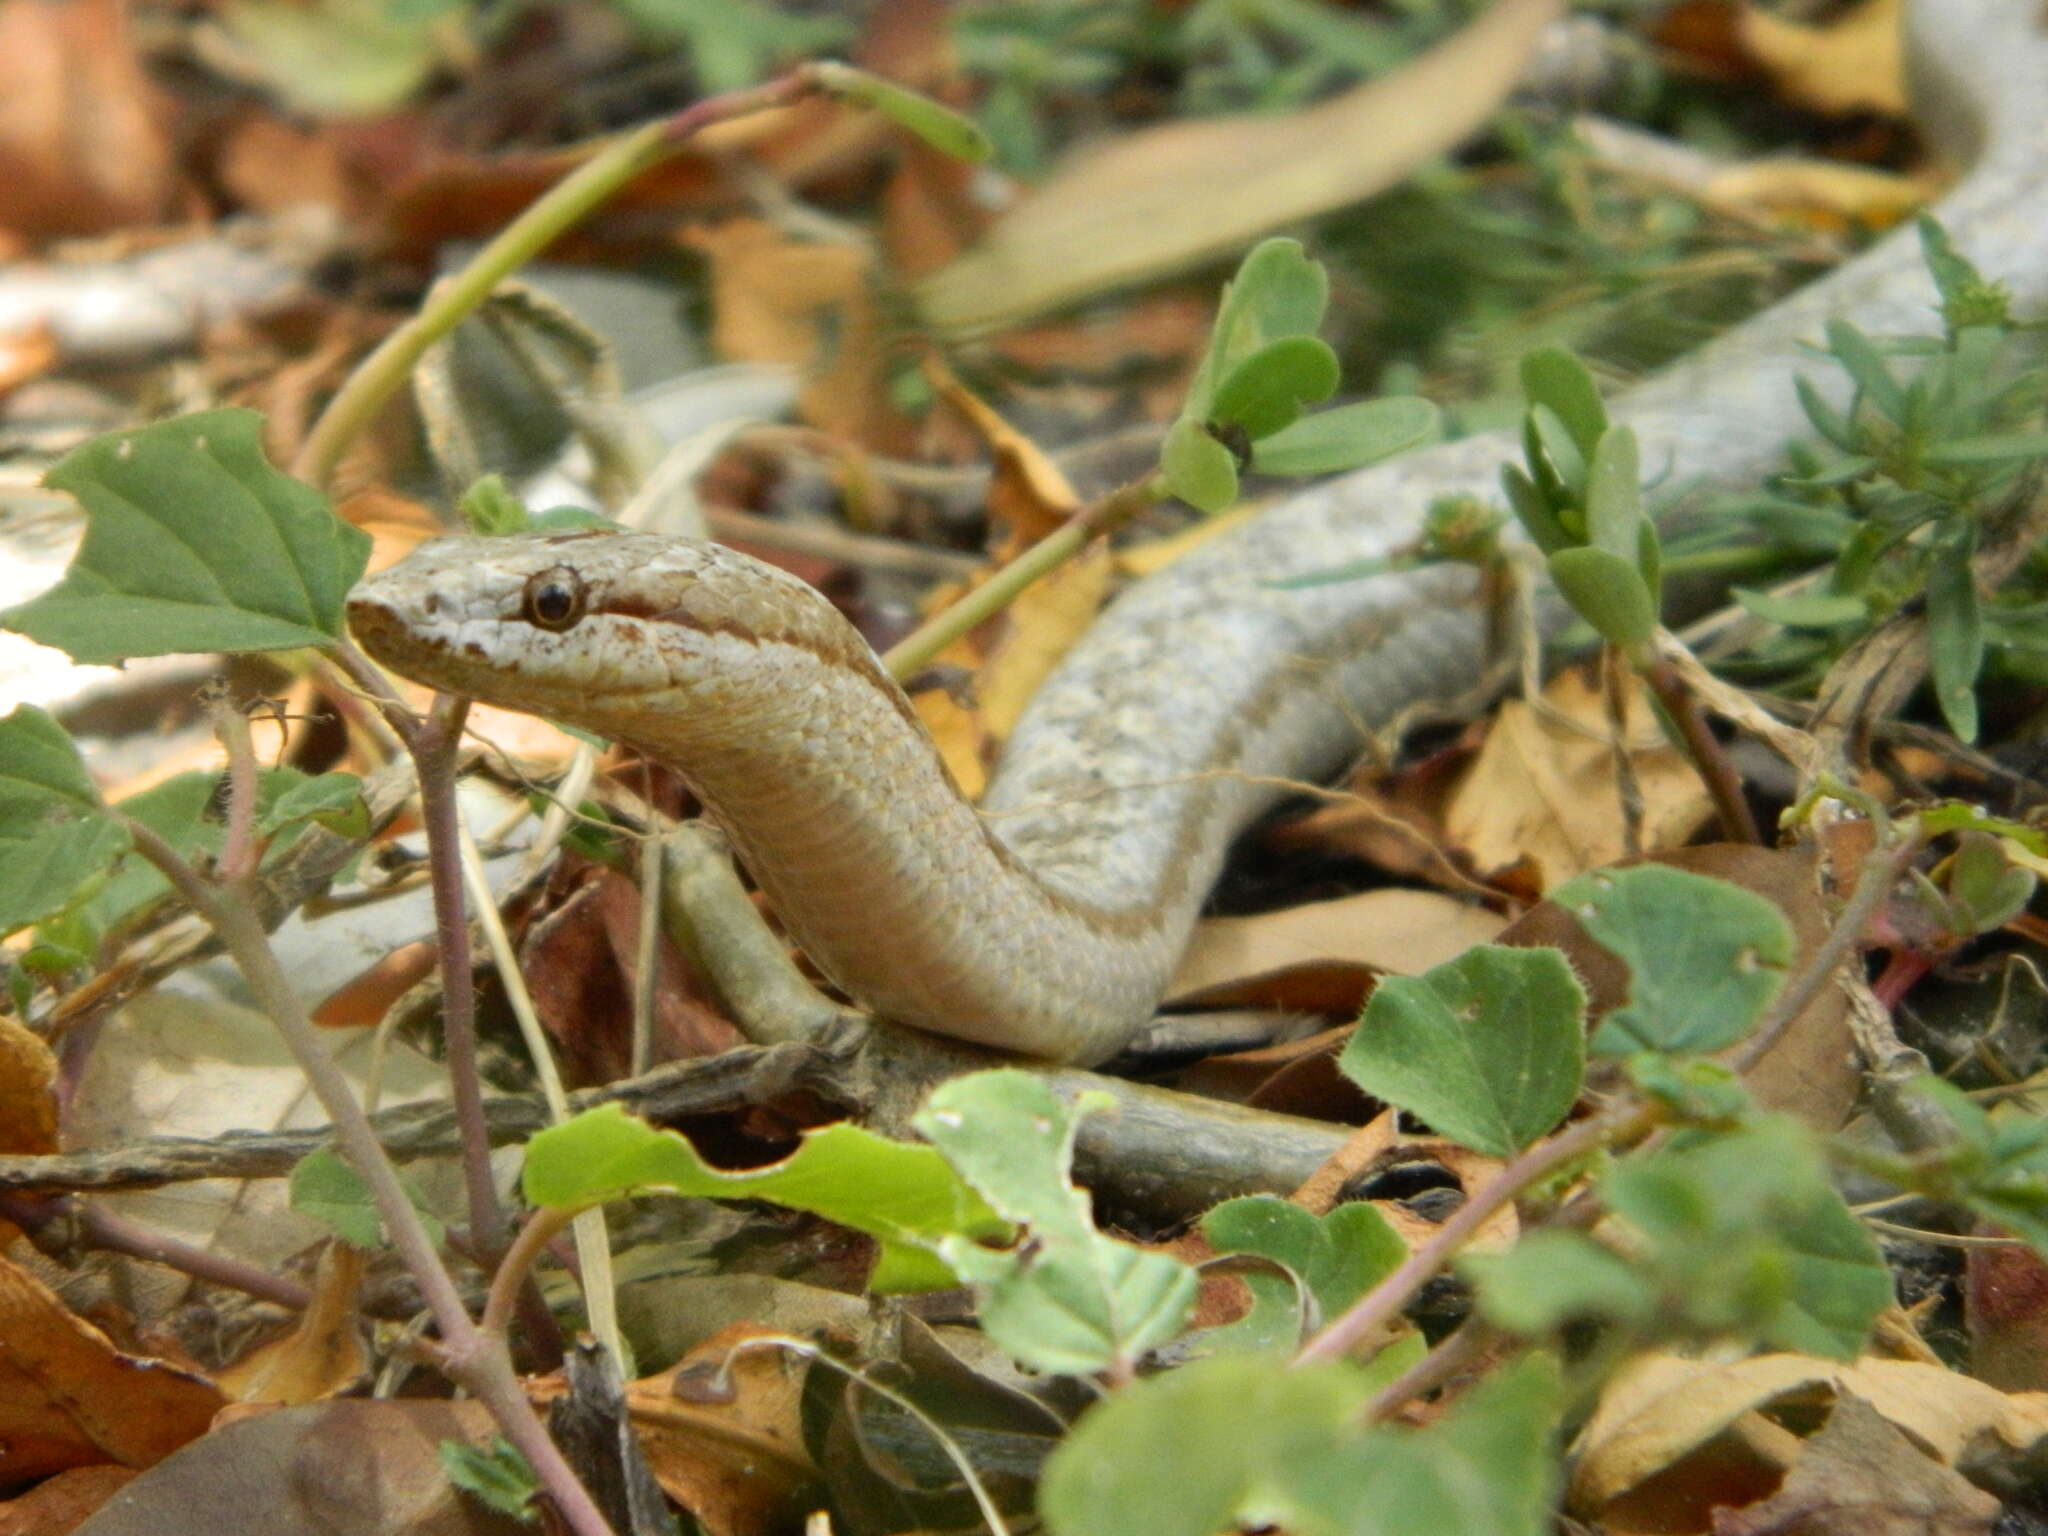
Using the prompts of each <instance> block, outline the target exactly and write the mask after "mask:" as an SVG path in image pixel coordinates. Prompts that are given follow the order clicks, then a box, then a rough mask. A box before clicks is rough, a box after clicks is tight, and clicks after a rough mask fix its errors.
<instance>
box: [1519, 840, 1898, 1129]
mask: <svg viewBox="0 0 2048 1536" xmlns="http://www.w3.org/2000/svg"><path fill="white" fill-rule="evenodd" d="M1655 862H1657V863H1659V864H1668V865H1670V866H1671V867H1672V868H1674V869H1682V870H1686V871H1688V872H1689V873H1691V874H1695V875H1708V876H1711V877H1712V878H1714V879H1717V880H1726V881H1729V882H1730V883H1731V884H1734V885H1739V886H1741V887H1742V888H1743V889H1744V890H1746V891H1751V892H1754V893H1755V894H1756V895H1759V896H1762V897H1763V898H1765V899H1766V900H1767V901H1769V902H1771V903H1772V904H1773V905H1774V906H1776V907H1777V908H1778V910H1779V911H1781V912H1783V913H1784V914H1785V918H1786V920H1787V921H1788V922H1790V923H1791V925H1792V933H1793V937H1794V939H1795V940H1796V941H1797V943H1798V946H1799V956H1800V959H1799V960H1797V961H1795V962H1794V964H1795V966H1796V965H1797V964H1800V963H1802V962H1803V961H1804V960H1805V959H1806V958H1807V957H1810V956H1811V955H1812V954H1813V953H1814V951H1815V950H1816V949H1818V948H1819V947H1820V945H1821V943H1822V942H1823V941H1824V940H1825V939H1826V938H1827V934H1828V928H1829V916H1828V908H1827V907H1826V905H1825V904H1824V903H1823V902H1822V901H1821V899H1820V892H1819V889H1818V885H1817V871H1816V868H1815V856H1814V853H1813V851H1812V850H1811V849H1810V848H1758V847H1754V846H1752V845H1750V844H1747V843H1707V844H1705V845H1704V846H1701V847H1698V848H1674V849H1672V850H1671V851H1670V852H1668V853H1661V854H1658V855H1657V856H1656V860H1655ZM1834 867H1835V868H1837V869H1841V868H1845V867H1846V868H1854V867H1855V862H1854V860H1853V858H1852V859H1850V860H1849V861H1848V862H1847V863H1846V864H1845V863H1844V862H1843V860H1842V858H1841V857H1840V856H1839V855H1837V857H1836V859H1835V861H1834ZM1498 942H1499V943H1502V944H1511V945H1523V946H1534V947H1543V946H1551V947H1554V948H1557V949H1561V950H1563V951H1564V953H1565V955H1566V957H1567V958H1568V959H1570V961H1571V963H1572V968H1573V969H1574V970H1576V971H1577V972H1578V973H1579V977H1580V979H1581V980H1582V981H1584V982H1585V984H1586V993H1587V1003H1588V1007H1589V1009H1590V1012H1591V1014H1592V1016H1593V1017H1594V1018H1596V1019H1597V1018H1599V1017H1600V1016H1601V1015H1602V1014H1604V1013H1606V1012H1607V1010H1608V1009H1610V1008H1613V1007H1616V1006H1618V1005H1619V1004H1621V1003H1622V1002H1624V1001H1625V1000H1626V999H1627V996H1628V970H1627V967H1625V966H1624V965H1623V964H1622V963H1621V961H1620V960H1619V959H1618V958H1617V957H1616V956H1615V955H1614V954H1613V953H1612V952H1611V951H1609V950H1607V949H1605V948H1603V947H1602V946H1601V945H1598V944H1595V943H1594V942H1593V941H1592V939H1591V938H1590V937H1589V936H1588V935H1587V933H1586V931H1585V930H1584V929H1583V928H1581V927H1580V926H1579V924H1578V920H1577V919H1576V918H1574V917H1572V916H1571V915H1570V914H1569V913H1567V912H1565V911H1564V910H1563V909H1562V908H1560V907H1559V906H1558V905H1557V904H1556V903H1555V902H1550V901H1545V902H1539V903H1538V904H1537V905H1535V906H1533V907H1531V908H1530V909H1529V910H1528V911H1527V912H1524V913H1523V914H1522V915H1521V916H1520V917H1518V918H1517V919H1515V921H1514V922H1513V923H1511V924H1509V925H1508V926H1507V927H1506V928H1505V929H1503V930H1502V931H1501V934H1500V938H1499V940H1498ZM1852 1046H1853V1042H1852V1039H1851V1035H1850V1030H1849V1012H1848V1003H1847V1000H1846V999H1845V998H1844V996H1843V995H1842V993H1841V991H1840V990H1839V989H1837V988H1835V987H1823V988H1822V989H1821V991H1820V994H1819V995H1818V996H1816V997H1815V998H1814V1000H1813V1001H1812V1002H1811V1003H1809V1004H1808V1005H1807V1006H1806V1008H1805V1010H1804V1011H1803V1012H1801V1014H1800V1015H1799V1017H1798V1018H1797V1019H1796V1020H1794V1021H1793V1023H1792V1024H1791V1025H1790V1026H1789V1027H1788V1028H1787V1029H1786V1030H1785V1032H1784V1034H1783V1035H1781V1036H1780V1037H1779V1039H1778V1043H1777V1044H1776V1045H1774V1046H1772V1047H1771V1049H1770V1050H1768V1051H1766V1052H1765V1053H1764V1055H1763V1057H1762V1058H1761V1059H1760V1060H1759V1061H1757V1062H1756V1063H1755V1064H1754V1065H1753V1066H1751V1067H1750V1068H1749V1070H1748V1071H1746V1072H1745V1073H1744V1074H1743V1083H1744V1085H1745V1086H1746V1087H1747V1088H1748V1089H1749V1091H1750V1093H1751V1094H1752V1095H1754V1096H1755V1098H1756V1100H1757V1102H1758V1103H1760V1104H1762V1105H1763V1106H1764V1107H1765V1108H1767V1109H1774V1110H1782V1111H1784V1112H1786V1113H1788V1114H1794V1115H1797V1116H1799V1117H1800V1118H1801V1119H1802V1120H1805V1121H1806V1122H1807V1123H1808V1124H1809V1125H1814V1126H1817V1127H1819V1128H1821V1129H1823V1130H1828V1131H1832V1130H1834V1129H1836V1128H1837V1127H1839V1126H1840V1125H1841V1123H1842V1121H1843V1120H1844V1119H1846V1118H1847V1117H1848V1114H1849V1111H1850V1109H1851V1108H1852V1107H1853V1106H1854V1104H1855V1102H1856V1095H1857V1093H1858V1091H1859V1089H1860V1087H1861V1078H1860V1075H1859V1074H1858V1072H1857V1070H1856V1065H1855V1054H1854V1051H1853V1048H1852ZM1738 1049H1739V1047H1738Z"/></svg>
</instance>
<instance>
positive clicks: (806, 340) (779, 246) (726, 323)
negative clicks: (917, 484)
mask: <svg viewBox="0 0 2048 1536" xmlns="http://www.w3.org/2000/svg"><path fill="white" fill-rule="evenodd" d="M684 239H685V242H686V243H687V244H689V245H690V246H692V247H694V248H695V249H697V250H699V251H702V252H703V253H704V255H705V257H706V258H707V259H708V260H709V261H710V264H711V303H712V311H713V314H714V316H715V319H714V321H713V325H712V342H713V344H714V345H715V346H716V347H717V349H718V355H719V356H720V357H722V358H724V359H726V360H727V361H729V362H748V363H789V364H793V365H794V366H795V367H797V368H798V369H800V370H802V373H803V379H804V382H803V387H802V389H801V390H800V392H799V394H798V396H797V408H798V411H799V413H800V414H801V415H802V417H803V418H804V420H806V421H808V422H809V423H811V424H812V425H813V426H816V427H818V428H821V429H822V430H824V431H826V432H828V433H830V434H831V435H832V436H834V437H837V438H843V439H845V440H846V441H848V442H852V443H858V444H860V445H861V446H863V447H866V448H871V449H876V450H881V451H897V450H901V449H903V448H904V447H906V446H907V440H906V437H905V427H904V422H903V420H902V418H901V417H900V416H898V415H897V414H896V412H895V411H894V410H893V409H892V408H891V407H890V404H889V391H888V389H887V387H886V379H885V377H884V367H883V364H884V357H883V327H882V321H881V316H880V314H879V312H878V310H877V308H876V305H875V298H874V293H873V290H872V282H873V276H872V273H871V271H870V263H871V258H870V256H869V254H868V252H867V251H865V250H863V249H862V248H860V247H858V246H855V245H850V244H844V245H826V244H821V243H818V242H815V241H802V240H797V239H794V238H792V237H791V236H789V235H787V234H785V233H784V232H783V231H781V230H779V229H777V228H776V227H775V226H774V225H772V224H770V223H768V222H767V221H765V220H762V219H730V220H727V221H726V222H725V223H723V224H719V225H716V226H712V227H708V228H695V229H692V230H691V231H689V232H688V234H686V235H685V237H684Z"/></svg>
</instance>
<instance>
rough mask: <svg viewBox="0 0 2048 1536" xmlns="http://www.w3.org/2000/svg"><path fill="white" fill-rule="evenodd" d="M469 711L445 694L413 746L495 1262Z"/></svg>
mask: <svg viewBox="0 0 2048 1536" xmlns="http://www.w3.org/2000/svg"><path fill="white" fill-rule="evenodd" d="M468 714H469V701H468V700H466V699H458V698H455V697H453V696H452V695H449V694H442V695H440V696H438V697H437V698H436V699H435V700H434V707H433V709H432V710H431V711H429V713H428V715H427V718H426V719H425V720H424V721H422V722H420V724H419V726H418V728H417V729H415V730H414V731H413V732H412V733H411V734H410V735H409V736H408V737H407V738H406V747H407V749H408V750H409V751H410V752H411V753H412V758H413V765H414V767H415V769H416V770H417V772H418V774H419V785H420V821H421V823H422V825H423V826H424V827H425V829H426V834H427V879H428V884H429V886H430V888H431V890H432V892H433V897H434V937H435V952H436V954H437V955H438V956H439V959H440V965H441V1040H442V1044H443V1047H444V1048H445V1050H446V1051H447V1056H448V1092H449V1097H450V1099H451V1101H452V1102H453V1104H454V1107H455V1119H456V1123H457V1124H458V1125H459V1126H460V1127H461V1131H462V1176H463V1182H464V1184H465V1185H466V1186H467V1188H468V1196H469V1202H468V1203H469V1227H470V1232H469V1240H470V1242H472V1243H473V1244H475V1246H476V1251H477V1253H478V1255H479V1256H480V1257H481V1259H482V1262H483V1264H484V1266H485V1267H486V1268H489V1267H490V1266H491V1265H493V1264H495V1263H496V1262H497V1260H498V1258H499V1256H500V1255H501V1254H502V1253H503V1252H504V1250H505V1213H504V1210H503V1208H502V1207H501V1206H500V1205H499V1203H498V1188H497V1181H496V1179H495V1178H494V1177H493V1176H492V1173H491V1134H490V1121H489V1119H488V1117H487V1116H486V1115H485V1113H484V1090H483V1069H482V1064H481V1062H480V1061H479V1059H478V1055H477V1045H476V966H475V962H474V960H473V959H472V957H471V954H470V948H469V909H468V907H467V906H466V905H465V904H464V896H463V885H462V838H461V829H460V825H459V818H460V816H461V814H462V812H461V808H460V807H459V806H458V805H457V803H456V798H455V762H456V757H457V755H458V753H459V752H460V750H461V747H462V725H463V721H464V720H465V719H466V718H467V717H468Z"/></svg>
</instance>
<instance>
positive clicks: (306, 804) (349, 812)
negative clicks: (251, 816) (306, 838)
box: [256, 773, 370, 837]
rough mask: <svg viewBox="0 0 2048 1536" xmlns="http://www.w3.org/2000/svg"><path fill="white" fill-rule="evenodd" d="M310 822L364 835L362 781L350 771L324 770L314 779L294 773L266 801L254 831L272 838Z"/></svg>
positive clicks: (366, 820)
mask: <svg viewBox="0 0 2048 1536" xmlns="http://www.w3.org/2000/svg"><path fill="white" fill-rule="evenodd" d="M304 821H311V822H316V823H318V824H319V825H320V826H323V827H325V828H326V829H327V830H328V831H330V832H333V833H336V834H338V835H339V836H342V837H366V836H368V835H369V831H370V808H369V807H368V806H367V805H365V804H364V803H363V781H362V780H361V779H359V778H357V777H356V776H355V775H354V774H352V773H323V774H321V775H319V776H318V777H317V778H302V777H299V776H297V775H294V776H293V780H292V782H290V783H289V784H287V785H283V786H281V787H280V792H279V793H277V794H276V795H275V796H274V797H272V798H271V799H270V800H269V802H268V803H267V804H265V805H264V806H263V807H262V809H261V811H260V813H259V815H258V816H257V820H256V830H257V831H258V832H261V833H262V834H263V835H264V836H265V837H274V836H275V835H276V834H277V833H279V832H281V831H283V830H284V829H285V828H286V827H289V826H293V825H295V824H296V823H299V822H304Z"/></svg>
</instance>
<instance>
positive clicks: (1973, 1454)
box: [1568, 1355, 2048, 1516]
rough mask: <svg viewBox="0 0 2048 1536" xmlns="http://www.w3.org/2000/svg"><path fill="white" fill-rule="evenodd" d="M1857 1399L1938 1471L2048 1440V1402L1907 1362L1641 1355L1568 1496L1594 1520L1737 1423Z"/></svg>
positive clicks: (1610, 1394) (1612, 1397)
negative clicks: (1782, 1405) (1824, 1401)
mask: <svg viewBox="0 0 2048 1536" xmlns="http://www.w3.org/2000/svg"><path fill="white" fill-rule="evenodd" d="M1842 1392H1847V1393H1853V1394H1855V1395H1856V1396H1857V1397H1860V1398H1863V1399H1864V1400H1866V1401H1867V1402H1868V1403H1869V1404H1870V1406H1871V1407H1873V1408H1874V1409H1876V1410H1877V1412H1878V1413H1879V1414H1881V1415H1882V1416H1883V1417H1884V1418H1885V1419H1886V1420H1887V1421H1888V1422H1890V1423H1891V1424H1892V1425H1894V1426H1895V1427H1896V1428H1898V1429H1899V1430H1901V1431H1902V1432H1904V1433H1905V1434H1906V1435H1907V1436H1909V1437H1910V1438H1911V1440H1912V1442H1913V1443H1914V1444H1915V1445H1916V1446H1918V1447H1919V1449H1920V1450H1921V1451H1923V1452H1924V1453H1926V1454H1928V1455H1930V1456H1932V1457H1934V1458H1935V1459H1936V1460H1937V1461H1939V1462H1940V1463H1941V1464H1942V1465H1944V1466H1949V1467H1960V1468H1961V1469H1963V1470H1968V1468H1969V1467H1971V1466H1973V1465H1976V1464H1978V1463H1980V1462H1990V1461H1995V1460H1997V1459H1999V1458H2000V1457H2002V1456H2007V1455H2011V1454H2015V1453H2025V1452H2028V1451H2031V1450H2032V1449H2034V1448H2035V1447H2037V1446H2039V1445H2040V1444H2041V1443H2042V1441H2043V1440H2044V1439H2048V1393H2040V1392H2025V1393H2017V1394H2013V1395H2010V1396H2009V1395H2007V1394H2006V1393H2003V1392H2000V1391H1999V1390H1998V1389H1997V1388H1996V1387H1991V1386H1987V1385H1986V1384H1985V1383H1983V1382H1981V1381H1976V1380H1973V1379H1972V1378H1970V1377H1968V1376H1964V1375H1960V1374H1958V1373H1957V1372H1954V1371H1950V1370H1945V1369H1943V1368H1942V1367H1940V1366H1935V1365H1926V1364H1922V1363H1921V1362H1919V1361H1911V1360H1862V1361H1858V1362H1856V1363H1855V1364H1853V1365H1844V1364H1842V1363H1840V1362H1838V1361H1833V1360H1819V1359H1814V1358H1812V1357H1810V1356H1805V1355H1759V1356H1755V1357H1753V1358H1751V1359H1747V1360H1736V1361H1727V1362H1709V1361H1700V1360H1686V1359H1680V1358H1678V1357H1677V1356H1674V1355H1648V1356H1644V1357H1643V1358H1641V1359H1639V1360H1636V1361H1633V1362H1631V1363H1630V1364H1628V1365H1626V1366H1624V1367H1623V1368H1622V1369H1621V1370H1620V1371H1618V1372H1616V1373H1615V1375H1614V1376H1613V1378H1612V1379H1611V1380H1610V1381H1609V1382H1608V1384H1607V1387H1606V1389H1605V1390H1604V1391H1603V1392H1602V1394H1601V1398H1600V1405H1599V1407H1598V1408H1596V1409H1595V1410H1594V1413H1593V1417H1592V1418H1591V1419H1590V1420H1589V1421H1588V1422H1587V1424H1586V1427H1585V1429H1584V1430H1583V1431H1582V1432H1581V1433H1580V1436H1579V1445H1578V1459H1577V1464H1576V1466H1575V1467H1574V1469H1573V1473H1572V1480H1571V1486H1570V1489H1569V1492H1568V1503H1569V1506H1570V1507H1571V1508H1572V1509H1573V1510H1574V1511H1576V1512H1579V1513H1581V1514H1586V1515H1589V1516H1590V1515H1595V1514H1597V1513H1598V1512H1599V1511H1600V1510H1602V1509H1603V1508H1604V1507H1605V1506H1606V1505H1608V1504H1609V1503H1611V1502H1612V1501H1613V1500H1615V1499H1617V1498H1619V1497H1620V1496H1621V1495H1623V1494H1625V1493H1628V1492H1629V1491H1630V1490H1631V1489H1635V1488H1638V1487H1640V1486H1642V1485H1643V1484H1645V1483H1647V1482H1649V1481H1650V1480H1651V1479H1652V1478H1659V1477H1662V1476H1664V1475H1666V1474H1667V1473H1668V1472H1670V1470H1671V1469H1672V1468H1674V1467H1676V1466H1677V1465H1678V1463H1680V1462H1681V1461H1683V1460H1684V1459H1685V1458H1686V1457H1688V1456H1690V1455H1691V1454H1692V1453H1693V1452H1694V1451H1696V1450H1698V1449H1699V1448H1701V1447H1703V1446H1706V1445H1707V1444H1708V1443H1709V1442H1711V1441H1713V1440H1714V1439H1715V1438H1716V1437H1718V1436H1720V1435H1721V1434H1722V1433H1723V1432H1725V1431H1727V1430H1728V1429H1729V1428H1730V1427H1731V1426H1732V1425H1734V1424H1735V1423H1736V1421H1737V1420H1738V1419H1740V1418H1741V1417H1742V1416H1743V1415H1745V1414H1748V1413H1752V1412H1754V1411H1757V1410H1760V1409H1763V1408H1765V1407H1767V1406H1768V1405H1770V1404H1772V1403H1774V1402H1777V1401H1779V1400H1781V1399H1786V1398H1792V1397H1814V1396H1819V1397H1821V1398H1829V1397H1833V1396H1835V1395H1836V1394H1838V1393H1842Z"/></svg>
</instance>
